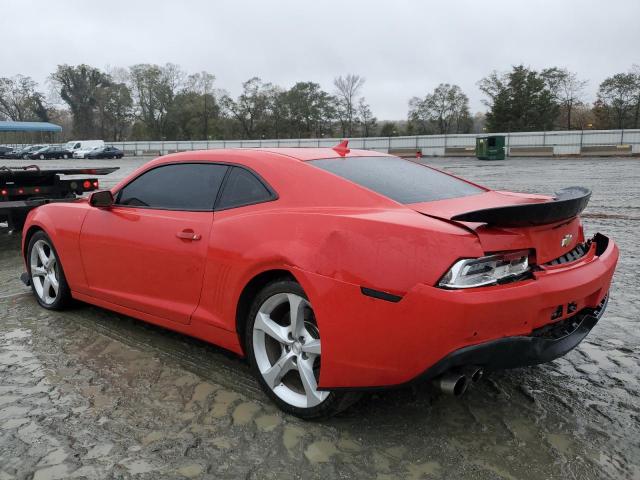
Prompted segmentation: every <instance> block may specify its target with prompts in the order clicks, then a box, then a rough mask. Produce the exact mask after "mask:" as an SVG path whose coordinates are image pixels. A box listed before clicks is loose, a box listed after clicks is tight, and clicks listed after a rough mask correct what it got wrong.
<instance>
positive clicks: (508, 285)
mask: <svg viewBox="0 0 640 480" xmlns="http://www.w3.org/2000/svg"><path fill="white" fill-rule="evenodd" d="M589 195H590V192H589V191H588V190H586V189H583V188H580V187H571V188H568V189H564V190H561V191H560V192H558V193H557V194H556V195H555V196H542V195H530V194H519V193H511V192H503V191H493V190H489V189H487V188H484V187H481V186H479V185H475V184H473V183H470V182H468V181H465V180H462V179H460V178H457V177H455V176H452V175H450V174H447V173H443V172H441V171H438V170H435V169H433V168H430V167H427V166H424V165H420V164H418V163H415V162H413V161H409V160H405V159H401V158H398V157H395V156H391V155H387V154H383V153H378V152H373V151H364V150H358V151H355V150H352V151H350V150H349V149H348V146H347V144H346V142H343V143H341V144H340V145H339V146H337V147H335V148H333V149H332V148H317V149H316V148H309V149H302V148H279V149H275V148H274V149H238V150H213V151H200V152H185V153H178V154H172V155H167V156H164V157H160V158H158V159H156V160H153V161H151V162H149V163H147V164H146V165H144V166H143V167H141V168H139V169H138V170H137V171H135V172H134V173H133V174H131V175H130V176H129V177H128V178H126V179H124V180H123V181H122V182H120V183H119V184H118V185H117V186H116V187H114V188H113V189H112V190H111V191H102V192H95V193H93V194H92V195H91V196H90V197H89V198H88V199H80V200H76V201H71V202H69V203H52V204H48V205H44V206H41V207H39V208H37V209H35V210H33V211H32V212H31V213H30V214H29V216H28V218H27V222H26V225H25V228H24V232H23V255H24V259H25V265H26V270H27V271H26V273H25V274H24V275H23V280H24V281H25V282H26V283H27V284H30V285H31V286H32V289H33V293H34V294H35V298H36V299H37V301H38V302H39V303H40V305H42V306H43V307H45V308H49V309H59V308H62V307H64V306H65V305H66V304H67V303H68V302H69V301H70V300H71V299H72V298H74V299H77V300H81V301H83V302H87V303H91V304H94V305H98V306H101V307H104V308H107V309H110V310H115V311H117V312H120V313H123V314H126V315H130V316H132V317H136V318H139V319H141V320H144V321H147V322H150V323H154V324H157V325H161V326H163V327H166V328H170V329H172V330H176V331H178V332H182V333H185V334H188V335H192V336H194V337H198V338H200V339H203V340H206V341H208V342H211V343H214V344H216V345H220V346H222V347H224V348H226V349H229V350H232V351H233V352H236V353H237V354H239V355H245V356H246V357H247V358H248V360H249V362H250V364H251V366H252V369H253V370H254V372H255V374H256V376H257V378H258V381H259V382H260V384H261V385H262V387H263V388H264V390H265V391H266V393H267V394H268V395H269V396H270V397H271V398H272V399H273V400H274V401H275V402H276V403H277V404H278V405H279V406H280V407H281V408H282V409H283V410H285V411H287V412H290V413H293V414H295V415H298V416H300V417H303V418H314V417H319V416H326V415H330V414H333V413H335V412H338V411H340V410H341V409H344V408H346V407H347V406H348V405H349V404H350V403H352V402H353V401H354V399H355V398H357V392H359V391H362V390H367V389H372V388H380V387H391V386H398V385H402V384H406V383H408V382H412V381H417V380H430V381H433V382H434V383H435V384H436V385H438V386H439V387H440V388H441V389H443V390H444V391H447V392H450V393H451V392H453V393H460V392H462V391H464V389H465V386H466V385H467V382H469V381H471V380H475V379H477V378H478V377H480V375H481V374H482V371H483V369H484V370H486V371H488V370H496V369H501V368H511V367H518V366H525V365H533V364H537V363H541V362H547V361H550V360H553V359H555V358H557V357H559V356H561V355H564V354H565V353H566V352H568V351H569V350H571V349H572V348H574V347H575V346H576V345H577V344H578V343H580V341H581V340H582V339H583V338H584V337H585V336H586V335H587V334H588V333H589V331H590V330H591V328H592V327H593V326H594V325H595V324H596V322H597V321H598V319H599V318H600V316H601V315H602V312H603V311H604V308H605V306H606V300H607V295H608V291H609V286H610V283H611V278H612V276H613V272H614V269H615V266H616V262H617V259H618V249H617V247H616V245H615V244H614V242H613V241H612V240H610V239H608V238H607V237H605V236H604V235H602V234H596V236H595V237H593V238H591V239H585V238H584V234H583V229H582V224H581V221H580V218H579V214H580V212H581V211H582V210H583V209H584V207H585V206H586V204H587V201H588V199H589Z"/></svg>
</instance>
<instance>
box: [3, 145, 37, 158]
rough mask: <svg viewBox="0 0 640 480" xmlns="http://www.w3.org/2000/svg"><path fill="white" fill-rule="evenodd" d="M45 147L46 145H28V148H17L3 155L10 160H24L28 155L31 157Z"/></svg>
mask: <svg viewBox="0 0 640 480" xmlns="http://www.w3.org/2000/svg"><path fill="white" fill-rule="evenodd" d="M46 146H47V145H30V146H28V147H23V148H18V149H16V150H13V151H11V152H8V153H5V154H4V158H11V159H21V158H23V159H25V160H26V159H27V158H29V155H31V154H32V153H33V152H35V151H37V150H40V149H42V148H44V147H46Z"/></svg>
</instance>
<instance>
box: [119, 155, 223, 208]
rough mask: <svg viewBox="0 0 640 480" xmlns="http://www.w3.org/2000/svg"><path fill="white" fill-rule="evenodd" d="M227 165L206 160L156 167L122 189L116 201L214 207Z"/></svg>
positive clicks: (151, 204)
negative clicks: (209, 162)
mask: <svg viewBox="0 0 640 480" xmlns="http://www.w3.org/2000/svg"><path fill="white" fill-rule="evenodd" d="M227 168H228V167H227V166H226V165H215V164H206V163H184V164H176V165H166V166H163V167H158V168H154V169H153V170H149V171H148V172H146V173H144V174H142V175H141V176H139V177H138V178H136V179H135V180H133V181H132V182H131V183H129V184H128V185H127V186H126V187H124V188H123V189H122V190H120V192H119V193H118V196H117V202H116V203H118V204H120V205H131V206H136V207H150V208H158V209H166V210H213V203H214V202H215V198H216V196H217V194H218V190H219V189H220V185H221V184H222V179H223V178H224V175H225V173H226V171H227Z"/></svg>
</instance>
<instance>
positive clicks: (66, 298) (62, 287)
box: [26, 230, 71, 310]
mask: <svg viewBox="0 0 640 480" xmlns="http://www.w3.org/2000/svg"><path fill="white" fill-rule="evenodd" d="M38 241H44V242H46V243H47V244H48V245H49V247H50V249H51V252H52V253H53V254H54V255H55V259H56V263H55V270H56V276H57V278H58V283H59V287H58V294H57V297H56V298H55V300H54V301H53V302H52V303H46V302H45V301H44V300H43V299H42V298H40V295H39V294H38V292H37V290H36V286H35V283H34V278H33V274H32V272H31V253H32V250H33V248H34V246H35V244H36V243H38ZM26 260H27V261H26V263H27V273H28V274H29V279H30V280H31V291H32V292H33V296H34V297H36V300H37V302H38V303H39V304H40V306H41V307H43V308H46V309H47V310H62V309H64V308H65V307H67V306H69V304H70V303H71V290H70V289H69V284H68V283H67V278H66V277H65V275H64V269H63V267H62V263H61V262H60V256H59V255H58V252H57V251H56V249H55V247H54V246H53V242H52V241H51V239H50V238H49V236H48V235H47V234H46V233H44V232H43V231H42V230H40V231H38V232H36V233H34V234H33V236H32V237H31V239H30V240H29V247H28V248H27V259H26Z"/></svg>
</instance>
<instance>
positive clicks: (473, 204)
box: [407, 191, 588, 264]
mask: <svg viewBox="0 0 640 480" xmlns="http://www.w3.org/2000/svg"><path fill="white" fill-rule="evenodd" d="M553 200H554V199H553V197H550V196H547V195H535V194H523V193H513V192H501V191H487V192H484V193H481V194H478V195H471V196H466V197H458V198H451V199H446V200H437V201H434V202H424V203H414V204H410V205H407V206H408V207H409V208H412V209H414V210H415V211H417V212H419V213H421V214H423V215H427V216H429V217H434V218H437V219H440V220H444V221H446V222H449V223H453V224H455V225H458V226H460V227H462V228H465V229H467V230H470V231H472V232H473V233H475V234H476V235H477V236H478V239H479V240H480V244H481V245H482V248H483V249H484V251H485V252H486V253H492V252H499V251H506V250H521V249H534V250H535V261H536V263H538V264H542V263H547V262H550V261H551V260H554V259H556V258H558V257H560V256H562V255H564V254H566V253H567V252H569V251H571V250H572V249H573V248H575V246H576V245H577V244H579V243H582V242H584V234H583V231H582V225H581V222H580V219H579V217H578V216H576V215H571V216H570V217H569V218H564V219H561V220H557V221H553V222H551V223H544V224H540V225H530V226H500V225H499V224H495V225H493V224H487V223H484V222H468V221H460V220H454V219H453V218H454V217H456V216H458V215H462V214H465V213H467V212H474V211H478V210H484V209H495V208H500V207H512V206H517V205H522V206H528V205H532V204H545V203H546V204H548V205H549V207H550V208H551V207H552V205H553V204H554V202H553ZM587 200H588V198H587ZM585 205H586V202H585ZM526 208H528V207H526ZM534 208H537V209H538V210H540V209H541V208H542V209H544V208H546V207H545V206H543V205H540V206H539V207H534ZM516 213H517V212H516ZM522 213H523V215H526V212H525V210H522Z"/></svg>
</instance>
